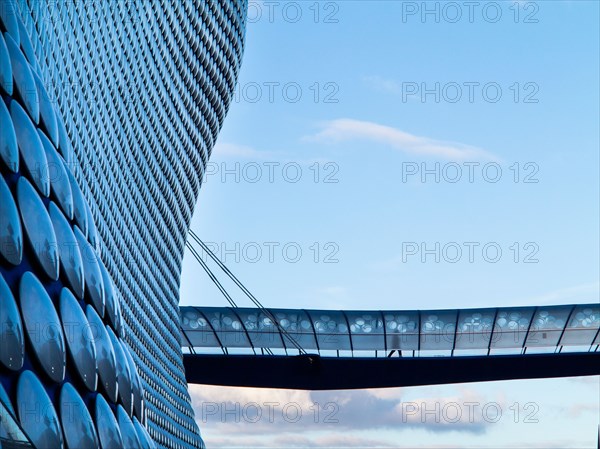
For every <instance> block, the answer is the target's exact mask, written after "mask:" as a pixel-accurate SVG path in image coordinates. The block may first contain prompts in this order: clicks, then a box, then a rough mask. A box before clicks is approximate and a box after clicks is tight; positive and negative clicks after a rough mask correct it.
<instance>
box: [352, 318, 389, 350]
mask: <svg viewBox="0 0 600 449" xmlns="http://www.w3.org/2000/svg"><path fill="white" fill-rule="evenodd" d="M346 318H348V324H350V338H351V339H352V348H353V349H354V350H355V351H357V350H359V351H361V350H371V351H376V350H383V349H385V332H384V328H383V320H382V316H381V313H379V312H346Z"/></svg>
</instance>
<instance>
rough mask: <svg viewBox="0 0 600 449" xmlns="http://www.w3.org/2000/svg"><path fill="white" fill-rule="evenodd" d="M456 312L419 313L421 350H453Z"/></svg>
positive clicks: (434, 311)
mask: <svg viewBox="0 0 600 449" xmlns="http://www.w3.org/2000/svg"><path fill="white" fill-rule="evenodd" d="M457 315H458V311H457V310H437V311H436V310H433V311H427V312H421V348H420V349H421V350H444V349H453V348H454V332H455V330H456V317H457Z"/></svg>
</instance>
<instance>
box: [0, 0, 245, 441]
mask: <svg viewBox="0 0 600 449" xmlns="http://www.w3.org/2000/svg"><path fill="white" fill-rule="evenodd" d="M246 7H247V5H246V0H151V1H144V0H136V1H132V0H116V1H103V0H92V1H88V0H86V1H79V0H76V1H61V0H58V1H38V0H21V1H18V0H0V31H1V36H0V93H1V95H2V101H1V102H0V171H1V174H2V176H1V177H0V274H1V276H0V298H1V302H0V324H1V327H0V380H1V385H0V413H1V415H0V418H1V421H0V442H1V443H0V447H21V446H19V445H23V447H27V446H28V445H33V446H34V447H48V448H59V447H67V448H75V447H77V448H80V447H103V448H109V447H124V448H130V447H144V448H145V447H155V446H156V447H165V448H177V449H179V448H190V447H194V448H195V447H203V446H204V444H203V442H202V439H201V437H200V433H199V429H198V427H197V425H196V423H195V421H194V412H193V410H192V406H191V401H190V396H189V394H188V391H187V384H186V381H185V373H184V369H183V362H182V354H181V347H182V344H181V333H180V324H179V309H178V303H179V281H180V272H181V262H182V258H183V252H184V248H185V241H186V237H187V230H188V226H189V223H190V220H191V217H192V214H193V211H194V205H195V202H196V198H197V195H198V192H199V189H200V184H201V181H202V177H203V174H204V169H205V164H206V162H207V161H208V158H209V156H210V153H211V150H212V147H213V145H214V143H215V140H216V138H217V134H218V132H219V130H220V128H221V125H222V123H223V120H224V118H225V115H226V112H227V110H228V107H229V104H230V101H231V99H232V96H233V90H234V86H235V83H236V79H237V74H238V70H239V67H240V64H241V59H242V52H243V46H244V34H245V17H246Z"/></svg>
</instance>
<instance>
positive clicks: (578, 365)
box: [184, 352, 600, 390]
mask: <svg viewBox="0 0 600 449" xmlns="http://www.w3.org/2000/svg"><path fill="white" fill-rule="evenodd" d="M184 366H185V371H186V379H187V381H188V383H197V384H205V385H222V386H235V387H257V388H283V389H297V390H352V389H362V388H387V387H410V386H420V385H438V384H451V383H463V382H484V381H495V380H510V379H535V378H552V377H570V376H590V375H598V374H600V353H597V352H589V353H582V354H578V353H569V354H530V355H502V356H492V357H487V356H477V357H468V356H466V357H415V358H402V357H397V358H396V357H394V358H392V357H386V358H358V357H339V358H338V357H320V356H318V355H302V356H255V355H230V356H226V355H214V354H204V355H200V354H187V355H185V356H184Z"/></svg>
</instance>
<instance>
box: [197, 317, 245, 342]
mask: <svg viewBox="0 0 600 449" xmlns="http://www.w3.org/2000/svg"><path fill="white" fill-rule="evenodd" d="M202 312H203V313H204V316H205V317H206V318H208V320H209V323H210V325H211V326H212V328H213V329H214V331H215V333H216V334H217V337H218V338H219V340H220V341H221V344H222V345H223V346H224V347H226V348H249V347H251V345H250V341H249V340H248V337H247V336H246V331H245V330H244V327H243V326H242V323H241V322H240V320H239V318H238V317H237V316H236V314H235V313H233V311H231V310H229V309H226V308H222V309H211V310H209V309H202Z"/></svg>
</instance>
